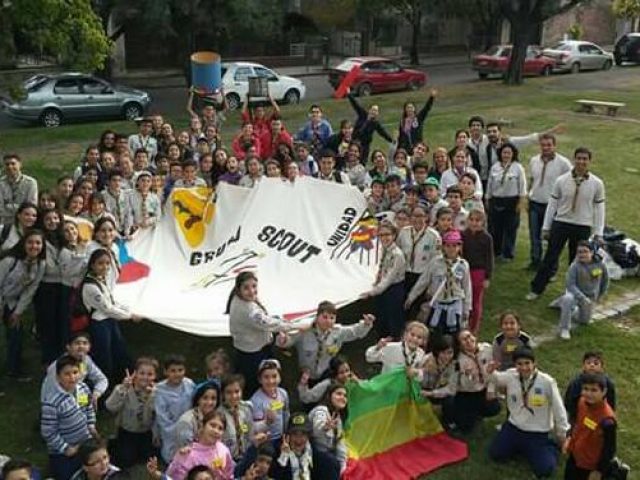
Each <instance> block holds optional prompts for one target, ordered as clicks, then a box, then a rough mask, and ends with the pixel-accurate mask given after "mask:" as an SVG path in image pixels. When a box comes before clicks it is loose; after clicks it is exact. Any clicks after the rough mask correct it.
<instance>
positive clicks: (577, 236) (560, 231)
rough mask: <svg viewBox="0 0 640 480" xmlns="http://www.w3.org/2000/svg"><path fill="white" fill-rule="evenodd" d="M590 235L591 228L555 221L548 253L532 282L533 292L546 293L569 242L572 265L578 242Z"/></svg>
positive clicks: (550, 235)
mask: <svg viewBox="0 0 640 480" xmlns="http://www.w3.org/2000/svg"><path fill="white" fill-rule="evenodd" d="M589 235H591V227H588V226H584V225H574V224H572V223H566V222H559V221H557V220H554V221H553V223H552V224H551V232H549V244H548V245H547V251H546V252H545V254H544V257H543V259H542V263H541V264H540V267H539V268H538V272H537V273H536V276H535V277H534V278H533V280H532V281H531V291H532V292H533V293H537V294H538V295H540V294H541V293H542V292H544V290H545V288H546V287H547V285H548V283H549V279H550V278H551V277H552V276H553V275H554V274H555V272H556V270H557V269H558V259H559V258H560V254H561V253H562V250H563V249H564V246H565V245H566V244H567V242H569V263H571V262H572V261H573V260H574V259H575V256H576V250H577V249H578V242H579V241H580V240H588V239H589Z"/></svg>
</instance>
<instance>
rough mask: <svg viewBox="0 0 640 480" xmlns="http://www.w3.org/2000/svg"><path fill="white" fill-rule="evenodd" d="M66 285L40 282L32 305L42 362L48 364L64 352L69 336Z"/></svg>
mask: <svg viewBox="0 0 640 480" xmlns="http://www.w3.org/2000/svg"><path fill="white" fill-rule="evenodd" d="M67 290H68V287H65V286H63V285H62V284H61V283H47V282H42V283H40V286H39V287H38V290H37V291H36V295H35V297H34V301H33V306H34V309H35V313H36V327H37V329H38V337H39V338H40V344H41V346H42V364H43V365H49V364H50V363H51V362H53V361H54V360H55V359H56V358H58V357H59V356H60V355H62V354H63V353H64V349H65V345H66V343H67V340H68V338H69V308H68V307H67V305H65V302H68V301H69V298H68V294H66V291H67Z"/></svg>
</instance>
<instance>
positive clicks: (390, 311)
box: [375, 282, 405, 340]
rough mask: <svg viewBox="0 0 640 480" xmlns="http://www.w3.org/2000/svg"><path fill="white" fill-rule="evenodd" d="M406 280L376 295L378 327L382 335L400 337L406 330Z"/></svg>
mask: <svg viewBox="0 0 640 480" xmlns="http://www.w3.org/2000/svg"><path fill="white" fill-rule="evenodd" d="M404 299H405V290H404V282H398V283H394V284H393V285H391V286H390V287H389V288H387V289H386V290H385V291H384V292H382V293H381V294H380V295H377V296H376V297H375V305H376V313H377V315H376V318H377V320H376V327H377V329H378V331H379V333H380V336H381V337H388V336H391V337H393V338H394V339H396V340H398V339H400V336H401V335H402V331H403V330H404V319H405V312H404Z"/></svg>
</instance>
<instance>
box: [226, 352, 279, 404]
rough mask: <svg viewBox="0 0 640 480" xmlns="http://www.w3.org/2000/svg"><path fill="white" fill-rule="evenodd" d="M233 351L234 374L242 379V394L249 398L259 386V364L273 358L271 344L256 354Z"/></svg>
mask: <svg viewBox="0 0 640 480" xmlns="http://www.w3.org/2000/svg"><path fill="white" fill-rule="evenodd" d="M234 350H235V352H236V354H235V357H236V358H235V360H236V373H239V374H241V375H242V376H243V377H244V382H245V383H244V394H245V396H246V397H247V398H249V397H251V395H253V392H255V391H256V390H257V389H258V387H259V386H260V384H259V383H258V367H259V366H260V362H262V361H263V360H267V359H269V358H273V357H274V355H273V349H272V348H271V344H269V345H265V346H264V347H262V349H260V350H258V351H257V352H243V351H242V350H238V349H237V348H235V349H234Z"/></svg>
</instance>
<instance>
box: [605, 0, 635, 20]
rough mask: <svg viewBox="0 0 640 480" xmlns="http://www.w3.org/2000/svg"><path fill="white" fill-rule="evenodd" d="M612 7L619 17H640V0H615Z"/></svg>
mask: <svg viewBox="0 0 640 480" xmlns="http://www.w3.org/2000/svg"><path fill="white" fill-rule="evenodd" d="M611 9H612V10H613V13H614V14H615V15H616V16H617V17H620V18H629V19H635V18H638V17H640V0H613V5H611Z"/></svg>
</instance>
